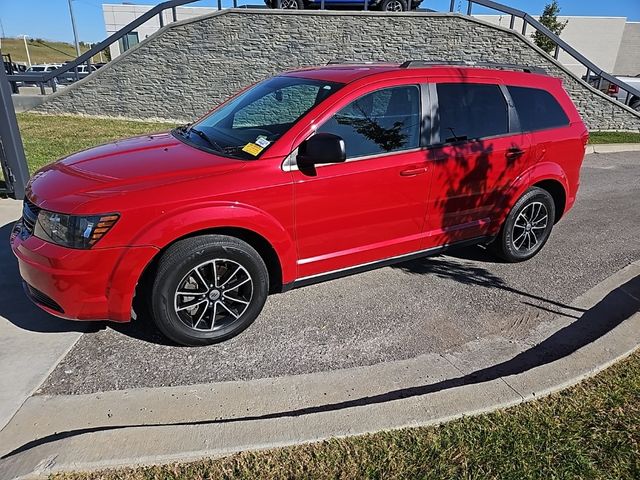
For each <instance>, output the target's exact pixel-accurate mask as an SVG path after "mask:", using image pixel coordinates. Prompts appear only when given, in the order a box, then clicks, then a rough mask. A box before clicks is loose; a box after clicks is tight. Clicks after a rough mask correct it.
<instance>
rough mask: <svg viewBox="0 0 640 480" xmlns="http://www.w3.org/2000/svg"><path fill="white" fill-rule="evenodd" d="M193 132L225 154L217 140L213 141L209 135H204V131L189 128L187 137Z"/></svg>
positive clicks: (186, 131)
mask: <svg viewBox="0 0 640 480" xmlns="http://www.w3.org/2000/svg"><path fill="white" fill-rule="evenodd" d="M191 132H193V133H195V134H196V135H197V136H199V137H200V138H201V139H203V140H204V141H205V142H207V143H208V144H209V145H211V146H212V147H213V148H215V149H216V150H217V151H219V152H222V153H225V151H224V148H222V147H221V146H220V145H218V143H217V142H216V141H215V140H213V139H212V138H211V137H209V135H207V134H206V133H204V132H203V131H202V130H198V129H197V128H194V127H189V128H187V129H186V130H185V133H186V134H187V135H189V134H190V133H191Z"/></svg>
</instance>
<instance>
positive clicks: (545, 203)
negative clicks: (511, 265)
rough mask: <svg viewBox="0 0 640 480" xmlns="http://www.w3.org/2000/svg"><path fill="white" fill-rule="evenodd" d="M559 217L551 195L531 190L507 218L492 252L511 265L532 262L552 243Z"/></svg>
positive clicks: (521, 198)
mask: <svg viewBox="0 0 640 480" xmlns="http://www.w3.org/2000/svg"><path fill="white" fill-rule="evenodd" d="M555 214H556V212H555V204H554V202H553V197H552V196H551V194H550V193H549V192H547V191H546V190H544V189H542V188H538V187H531V188H530V189H529V190H527V191H526V192H525V193H524V195H522V197H520V199H519V200H518V201H517V202H516V204H515V205H514V206H513V208H512V209H511V211H510V212H509V215H507V219H506V220H505V222H504V224H503V225H502V229H501V230H500V234H499V235H498V237H497V238H496V239H495V241H494V242H493V243H492V244H491V245H490V247H491V249H492V250H493V251H494V253H495V254H496V255H498V256H499V257H501V258H502V259H504V260H506V261H507V262H523V261H525V260H529V259H530V258H532V257H534V256H535V255H536V254H537V253H538V252H539V251H540V250H541V249H542V247H543V246H544V244H545V243H546V242H547V240H548V239H549V235H550V234H551V230H552V229H553V224H554V221H555Z"/></svg>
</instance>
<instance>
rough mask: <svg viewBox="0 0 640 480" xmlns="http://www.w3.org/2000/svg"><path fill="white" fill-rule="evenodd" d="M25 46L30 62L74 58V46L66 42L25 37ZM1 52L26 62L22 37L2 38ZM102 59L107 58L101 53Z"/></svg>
mask: <svg viewBox="0 0 640 480" xmlns="http://www.w3.org/2000/svg"><path fill="white" fill-rule="evenodd" d="M27 46H28V47H29V56H30V57H31V63H32V64H33V65H36V64H38V63H64V62H66V61H69V60H73V59H74V58H76V56H77V55H76V47H75V46H74V45H72V44H70V43H66V42H52V41H49V40H42V39H39V38H38V39H33V38H27ZM87 50H89V47H88V46H86V45H85V46H82V45H81V46H80V52H81V53H84V52H86V51H87ZM2 53H8V54H10V55H11V60H12V61H14V62H18V63H24V64H27V51H26V49H25V48H24V41H23V40H22V38H3V39H2ZM92 61H93V62H99V61H100V55H97V56H94V57H93V59H92ZM102 61H103V62H106V61H107V58H106V56H105V55H104V54H103V55H102Z"/></svg>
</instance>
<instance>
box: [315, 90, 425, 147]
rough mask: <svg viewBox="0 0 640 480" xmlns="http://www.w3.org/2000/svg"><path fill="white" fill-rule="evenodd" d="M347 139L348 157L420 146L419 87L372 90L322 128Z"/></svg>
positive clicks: (320, 130) (345, 142) (321, 128)
mask: <svg viewBox="0 0 640 480" xmlns="http://www.w3.org/2000/svg"><path fill="white" fill-rule="evenodd" d="M318 131H319V132H326V133H333V134H334V135H339V136H340V137H342V138H343V139H344V144H345V148H346V150H347V158H354V157H363V156H367V155H376V154H380V153H388V152H396V151H400V150H408V149H412V148H417V147H419V146H420V90H419V89H418V87H417V86H415V85H408V86H403V87H392V88H385V89H382V90H377V91H375V92H372V93H369V94H367V95H364V96H362V97H360V98H359V99H357V100H356V101H354V102H352V103H350V104H349V105H347V106H346V107H344V108H343V109H342V110H340V111H339V112H338V113H336V114H335V115H334V116H333V117H331V118H330V119H329V120H328V121H327V122H326V123H325V124H324V125H322V126H321V127H320V128H319V129H318Z"/></svg>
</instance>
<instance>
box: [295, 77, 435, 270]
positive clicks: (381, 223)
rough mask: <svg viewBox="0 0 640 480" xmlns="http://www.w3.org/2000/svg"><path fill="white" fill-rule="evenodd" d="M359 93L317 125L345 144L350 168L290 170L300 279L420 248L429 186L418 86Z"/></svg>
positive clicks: (420, 97) (366, 90)
mask: <svg viewBox="0 0 640 480" xmlns="http://www.w3.org/2000/svg"><path fill="white" fill-rule="evenodd" d="M361 92H362V93H360V94H359V96H358V97H357V99H356V100H353V101H350V103H348V102H349V101H348V100H343V101H341V102H339V103H338V104H337V105H336V106H335V108H334V109H332V110H331V111H330V112H328V113H327V115H325V116H324V117H323V118H322V119H319V121H318V124H319V125H320V126H319V128H317V132H327V133H332V134H335V135H338V136H340V137H341V138H342V139H343V140H344V142H345V147H346V152H347V160H346V162H344V163H335V164H328V165H319V166H316V167H315V170H314V171H313V172H311V173H310V172H303V171H300V170H298V169H297V168H295V167H294V168H293V171H292V175H293V180H294V202H295V222H296V241H297V248H298V277H299V278H304V277H308V276H313V275H317V274H320V273H327V272H331V271H334V270H340V269H344V268H347V267H352V266H356V265H362V264H365V263H370V262H374V261H377V260H382V259H386V258H390V257H394V256H397V255H401V254H405V253H409V252H412V251H415V250H418V249H419V247H420V243H421V241H420V236H421V234H422V232H423V227H424V218H425V214H426V208H427V207H426V199H427V198H428V186H429V172H428V168H427V160H426V155H425V150H424V148H423V143H424V142H423V141H422V109H423V106H422V104H423V101H422V96H421V87H420V85H418V84H417V83H416V84H399V85H394V86H386V87H384V88H378V89H373V88H372V87H367V88H366V89H363V90H362V91H361ZM349 98H354V97H353V96H349Z"/></svg>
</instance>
